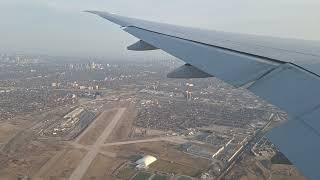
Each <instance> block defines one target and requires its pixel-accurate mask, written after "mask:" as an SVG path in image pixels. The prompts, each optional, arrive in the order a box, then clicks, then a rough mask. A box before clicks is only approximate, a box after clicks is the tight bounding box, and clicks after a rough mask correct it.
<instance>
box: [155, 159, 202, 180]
mask: <svg viewBox="0 0 320 180" xmlns="http://www.w3.org/2000/svg"><path fill="white" fill-rule="evenodd" d="M149 169H150V170H153V171H161V172H166V173H173V174H183V175H187V176H191V177H195V176H197V175H198V174H199V173H200V170H199V169H197V168H194V167H189V166H184V165H182V164H177V163H175V162H169V161H165V160H161V159H159V160H158V161H156V162H154V163H153V164H151V165H150V167H149Z"/></svg>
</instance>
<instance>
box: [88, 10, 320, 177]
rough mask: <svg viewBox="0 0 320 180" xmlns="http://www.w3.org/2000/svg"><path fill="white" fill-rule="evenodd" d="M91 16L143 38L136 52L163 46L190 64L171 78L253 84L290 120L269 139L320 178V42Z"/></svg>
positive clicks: (252, 87) (294, 161) (106, 15)
mask: <svg viewBox="0 0 320 180" xmlns="http://www.w3.org/2000/svg"><path fill="white" fill-rule="evenodd" d="M89 12H91V13H94V14H97V15H99V16H101V17H103V18H105V19H108V20H109V21H111V22H114V23H116V24H119V25H120V26H122V27H123V30H124V31H126V32H128V33H129V34H131V35H133V36H135V37H137V38H138V39H140V41H139V42H138V43H137V44H135V45H134V46H129V47H130V48H131V49H132V50H139V51H141V50H154V49H158V48H159V49H162V50H163V51H165V52H167V53H169V54H171V55H173V56H175V57H177V58H179V59H181V60H183V61H185V62H186V64H187V65H186V66H184V67H181V68H179V69H178V70H176V72H173V73H171V74H169V75H168V76H171V77H187V78H192V77H211V76H215V77H217V78H220V79H222V80H224V81H226V82H227V83H229V84H232V85H233V86H235V87H239V86H244V85H247V84H250V85H249V86H248V89H249V90H250V91H252V92H253V93H255V94H256V95H258V96H260V97H262V98H264V99H265V100H267V101H269V102H270V103H272V104H274V105H276V106H278V107H280V108H281V109H283V110H285V111H287V112H288V114H289V116H290V119H289V121H288V122H287V123H286V124H284V125H282V126H280V127H277V128H275V129H273V130H271V131H270V132H269V134H268V135H267V136H268V137H269V139H270V140H271V141H272V142H273V143H274V144H275V145H277V146H278V147H279V149H280V150H281V151H282V152H283V153H284V154H285V155H286V156H287V157H288V158H289V159H290V160H291V161H292V162H293V163H294V164H295V165H296V166H297V167H298V168H299V169H300V170H301V171H302V172H303V173H304V174H305V176H307V177H308V178H309V179H319V178H320V171H318V168H317V167H318V162H320V156H319V155H318V152H320V141H319V140H320V121H319V120H318V119H319V117H320V108H319V107H320V96H315V95H316V94H317V92H320V79H319V78H320V77H319V74H320V68H319V67H320V63H319V59H320V45H319V44H320V43H319V44H318V43H315V42H307V41H299V40H287V39H276V38H268V37H258V36H250V35H239V34H233V33H225V32H217V31H205V30H198V29H193V28H187V27H180V26H174V25H168V24H161V23H153V22H149V21H144V20H139V19H133V18H127V17H122V16H118V15H113V14H109V13H106V12H98V11H89ZM297 43H299V44H301V45H303V48H300V47H299V46H297ZM133 47H134V48H133ZM130 48H128V49H130ZM188 73H189V75H188Z"/></svg>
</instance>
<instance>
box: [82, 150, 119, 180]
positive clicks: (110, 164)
mask: <svg viewBox="0 0 320 180" xmlns="http://www.w3.org/2000/svg"><path fill="white" fill-rule="evenodd" d="M123 162H124V160H121V159H115V158H110V157H106V156H104V155H101V154H98V155H97V156H96V158H95V159H94V161H93V162H92V163H91V165H90V166H89V168H88V170H87V172H86V174H85V175H84V176H83V178H82V180H89V179H95V180H105V179H114V177H113V176H112V173H113V171H114V170H115V169H117V168H118V167H119V166H120V165H121V164H122V163H123Z"/></svg>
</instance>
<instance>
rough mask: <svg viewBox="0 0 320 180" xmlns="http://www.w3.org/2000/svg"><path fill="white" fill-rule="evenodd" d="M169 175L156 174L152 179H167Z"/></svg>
mask: <svg viewBox="0 0 320 180" xmlns="http://www.w3.org/2000/svg"><path fill="white" fill-rule="evenodd" d="M167 179H168V178H167V176H163V175H154V176H153V177H152V180H167Z"/></svg>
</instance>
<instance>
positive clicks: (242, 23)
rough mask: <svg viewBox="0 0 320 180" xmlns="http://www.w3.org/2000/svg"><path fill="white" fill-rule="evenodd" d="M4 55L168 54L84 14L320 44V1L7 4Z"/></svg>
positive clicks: (1, 19)
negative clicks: (147, 49) (140, 47)
mask: <svg viewBox="0 0 320 180" xmlns="http://www.w3.org/2000/svg"><path fill="white" fill-rule="evenodd" d="M0 7H1V8H0V9H1V10H0V27H1V28H0V39H1V41H0V52H20V53H41V54H49V55H59V56H60V55H62V56H82V57H83V56H87V57H88V56H91V57H95V56H98V57H115V58H126V57H130V56H138V57H139V56H158V55H162V54H163V53H161V52H160V53H159V52H157V53H154V52H152V53H137V52H129V51H126V50H125V49H126V46H128V45H130V44H131V43H133V42H135V41H136V39H135V38H133V37H132V36H130V35H128V34H126V33H124V32H121V31H119V27H118V26H116V25H113V24H111V23H110V22H108V21H106V20H103V19H102V18H98V17H96V16H94V15H92V14H88V13H84V12H82V11H84V10H100V11H108V12H112V13H116V14H120V15H124V16H131V17H137V18H141V19H147V20H152V21H157V22H165V23H170V24H177V25H184V26H192V27H197V28H204V29H215V30H222V31H228V32H237V33H247V34H258V35H269V36H277V37H286V38H299V39H307V40H320V34H319V32H320V24H319V23H318V21H319V18H320V12H319V10H318V7H320V1H318V0H281V1H279V0H269V1H264V2H262V1H255V0H237V1H231V0H228V1H218V0H202V1H192V0H175V1H169V0H162V1H152V0H140V1H134V2H132V1H129V0H108V1H103V2H101V1H98V0H90V1H89V0H86V1H85V0H77V1H76V0H70V1H63V0H55V1H54V0H29V1H28V2H26V1H23V0H2V1H0Z"/></svg>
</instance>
